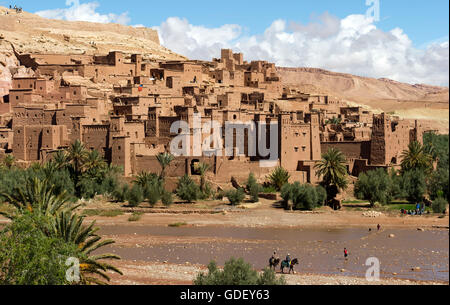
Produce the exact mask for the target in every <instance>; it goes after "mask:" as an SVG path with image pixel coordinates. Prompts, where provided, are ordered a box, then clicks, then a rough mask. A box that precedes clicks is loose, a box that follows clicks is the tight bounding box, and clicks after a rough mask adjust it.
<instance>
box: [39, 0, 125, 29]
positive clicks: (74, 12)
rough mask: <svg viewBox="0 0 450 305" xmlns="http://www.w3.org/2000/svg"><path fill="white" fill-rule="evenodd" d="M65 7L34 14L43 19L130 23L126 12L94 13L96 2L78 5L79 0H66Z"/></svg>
mask: <svg viewBox="0 0 450 305" xmlns="http://www.w3.org/2000/svg"><path fill="white" fill-rule="evenodd" d="M66 6H68V7H67V8H57V9H53V10H45V11H39V12H36V14H37V15H39V16H41V17H44V18H50V19H61V20H68V21H89V22H99V23H120V24H128V23H129V22H130V17H129V16H128V13H127V12H125V13H122V14H120V15H117V14H112V13H109V14H100V13H98V12H96V9H97V8H98V7H99V4H98V3H97V2H88V3H80V1H79V0H66Z"/></svg>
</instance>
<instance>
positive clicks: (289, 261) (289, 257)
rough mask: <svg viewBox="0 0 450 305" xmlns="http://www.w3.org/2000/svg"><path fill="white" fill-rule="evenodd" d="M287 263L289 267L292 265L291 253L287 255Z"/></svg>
mask: <svg viewBox="0 0 450 305" xmlns="http://www.w3.org/2000/svg"><path fill="white" fill-rule="evenodd" d="M286 263H288V264H289V266H290V265H291V255H290V254H289V253H288V254H287V255H286Z"/></svg>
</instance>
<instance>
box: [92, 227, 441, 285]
mask: <svg viewBox="0 0 450 305" xmlns="http://www.w3.org/2000/svg"><path fill="white" fill-rule="evenodd" d="M375 231H376V230H375ZM375 231H373V232H368V231H366V230H364V229H354V228H352V229H334V230H328V229H323V230H320V229H319V230H318V229H285V228H283V229H273V228H230V227H180V228H170V227H157V226H103V227H102V228H101V231H100V234H107V235H119V236H120V235H122V234H125V235H130V234H132V235H134V234H136V235H137V236H142V235H143V236H146V237H159V238H161V237H167V238H169V239H170V240H171V242H170V243H167V244H164V243H162V244H156V245H153V246H144V247H133V248H126V247H119V246H114V245H112V246H110V247H109V249H108V250H109V251H113V252H114V253H116V254H118V255H120V256H121V257H122V258H123V259H126V260H138V261H149V262H158V261H159V262H162V261H168V262H169V263H181V264H184V263H185V262H189V263H192V264H203V265H207V264H208V263H209V262H210V261H211V260H213V259H214V260H215V261H216V262H217V263H218V264H219V265H223V264H224V262H225V261H226V260H228V259H229V258H230V257H242V258H244V259H245V260H246V261H248V262H251V263H252V264H253V266H254V267H255V268H258V269H262V268H264V267H265V266H267V265H268V259H269V257H270V256H271V254H272V253H273V251H274V250H277V252H278V254H279V256H280V257H281V258H284V257H285V256H286V254H287V253H290V254H291V257H292V258H299V260H300V265H297V266H296V271H298V272H301V273H314V274H340V275H349V276H360V277H364V275H365V273H366V270H367V268H368V267H367V266H366V265H365V262H366V259H367V258H369V257H376V258H378V259H379V261H380V266H381V268H380V269H381V277H395V278H405V279H417V280H439V281H447V282H448V281H449V231H448V230H427V231H424V232H421V231H416V230H412V229H386V230H382V231H381V232H375ZM390 234H394V235H395V237H394V238H389V235H390ZM174 238H175V239H177V238H178V239H179V241H178V242H176V241H175V242H174ZM184 238H197V239H198V238H202V239H205V238H206V239H208V242H193V243H186V242H182V240H183V239H184ZM217 239H226V241H223V240H221V241H219V240H217ZM344 248H347V249H348V251H349V259H348V260H345V259H344V255H343V251H344ZM104 251H105V249H102V252H104ZM414 267H420V270H419V271H412V268H414ZM342 269H345V270H346V271H345V272H341V270H342ZM394 273H396V274H395V275H394Z"/></svg>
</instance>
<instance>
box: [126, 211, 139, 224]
mask: <svg viewBox="0 0 450 305" xmlns="http://www.w3.org/2000/svg"><path fill="white" fill-rule="evenodd" d="M141 217H142V213H139V212H134V213H133V214H131V216H130V217H128V221H129V222H136V221H139V220H140V219H141Z"/></svg>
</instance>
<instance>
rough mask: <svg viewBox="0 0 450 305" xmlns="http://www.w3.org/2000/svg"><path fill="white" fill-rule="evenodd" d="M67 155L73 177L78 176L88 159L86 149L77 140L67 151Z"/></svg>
mask: <svg viewBox="0 0 450 305" xmlns="http://www.w3.org/2000/svg"><path fill="white" fill-rule="evenodd" d="M67 154H68V159H69V162H70V163H71V164H72V168H73V170H74V172H75V175H76V176H79V175H80V174H81V171H82V169H83V165H84V163H85V162H86V159H87V157H88V153H87V150H86V147H85V146H84V144H83V143H81V142H80V141H79V140H76V141H75V142H74V143H73V144H72V145H71V146H70V147H69V149H68V150H67Z"/></svg>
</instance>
